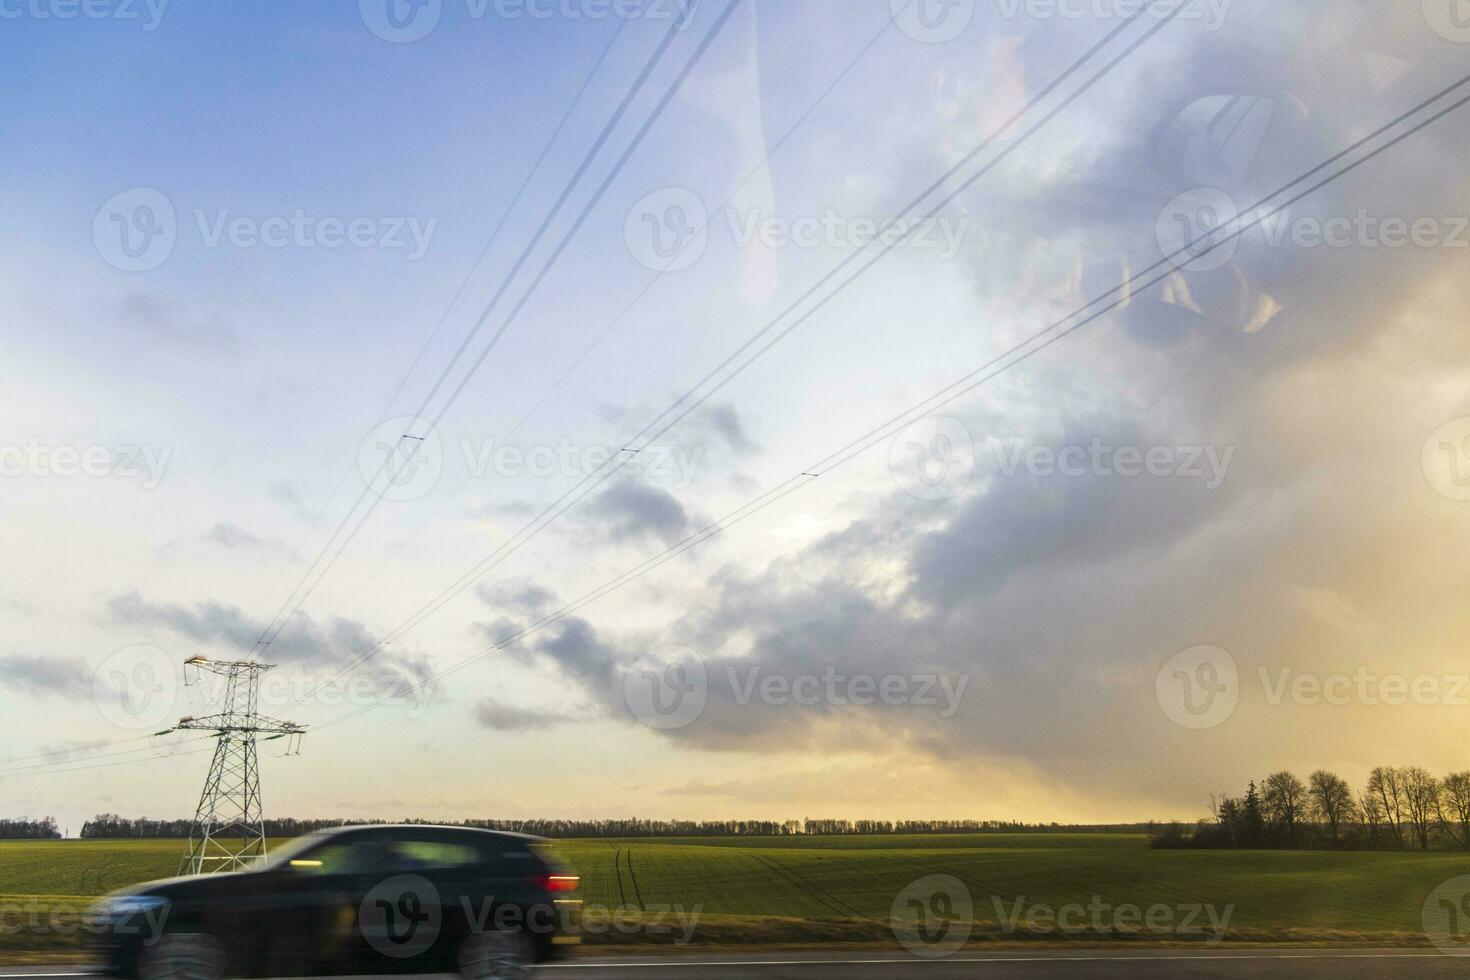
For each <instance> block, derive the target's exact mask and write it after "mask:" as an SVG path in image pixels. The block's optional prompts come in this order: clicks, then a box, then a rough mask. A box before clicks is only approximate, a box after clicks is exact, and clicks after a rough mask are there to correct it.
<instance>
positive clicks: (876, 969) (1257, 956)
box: [0, 949, 1470, 980]
mask: <svg viewBox="0 0 1470 980" xmlns="http://www.w3.org/2000/svg"><path fill="white" fill-rule="evenodd" d="M1467 974H1470V956H1448V955H1446V954H1443V953H1439V952H1435V951H1433V950H1418V949H1377V950H1374V949H1362V950H1342V951H1331V950H1314V949H1275V950H1255V951H1252V950H1206V951H1187V950H1124V951H1084V950H1078V951H1076V952H1067V951H1057V950H1051V951H1035V952H1000V953H990V954H961V955H956V956H952V957H949V958H947V959H938V960H921V959H916V958H913V957H904V956H898V955H887V954H873V955H864V954H830V953H790V954H750V955H729V956H656V957H634V956H629V957H601V956H598V957H588V958H584V959H578V960H574V961H571V962H569V963H562V964H558V965H556V966H548V967H542V968H538V969H537V971H536V977H537V980H631V978H635V977H637V978H656V980H680V978H685V977H695V978H699V980H720V978H724V977H729V978H732V980H733V978H736V977H783V978H785V977H790V978H800V980H839V978H841V980H909V978H915V980H948V978H953V977H966V978H970V977H995V978H997V980H1010V978H1019V977H1026V978H1040V980H1053V978H1055V980H1062V978H1066V980H1072V978H1085V980H1091V978H1100V980H1113V978H1117V980H1124V978H1139V977H1142V978H1154V977H1158V978H1165V977H1202V978H1207V977H1223V978H1252V980H1254V978H1265V980H1275V978H1280V980H1288V978H1290V980H1296V978H1306V980H1315V978H1322V980H1328V978H1330V980H1339V978H1341V977H1342V976H1343V975H1349V976H1352V977H1354V978H1357V977H1369V978H1379V977H1381V978H1386V980H1431V978H1432V980H1439V978H1445V980H1449V978H1455V980H1460V978H1463V977H1465V976H1466V975H1467ZM88 976H91V974H89V973H88V972H86V971H85V968H80V967H62V966H56V967H45V966H32V967H15V968H5V967H0V978H17V977H29V978H35V980H81V978H84V977H88ZM384 980H387V978H384ZM398 980H401V978H398Z"/></svg>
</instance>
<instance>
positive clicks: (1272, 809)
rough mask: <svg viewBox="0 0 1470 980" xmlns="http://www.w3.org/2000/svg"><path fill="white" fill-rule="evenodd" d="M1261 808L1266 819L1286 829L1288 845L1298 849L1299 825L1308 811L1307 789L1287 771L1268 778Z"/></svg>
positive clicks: (1263, 788) (1262, 794) (1262, 790)
mask: <svg viewBox="0 0 1470 980" xmlns="http://www.w3.org/2000/svg"><path fill="white" fill-rule="evenodd" d="M1261 807H1262V809H1263V810H1265V812H1266V818H1267V819H1268V820H1270V821H1272V822H1273V823H1278V824H1280V825H1282V826H1283V827H1285V828H1286V844H1287V846H1288V847H1296V838H1297V824H1299V823H1300V822H1301V820H1302V818H1303V817H1304V816H1306V811H1307V787H1306V786H1305V785H1304V784H1303V783H1302V781H1301V780H1300V779H1297V778H1296V777H1295V776H1293V775H1292V774H1291V773H1289V772H1287V771H1286V770H1284V769H1283V770H1282V771H1281V772H1276V773H1272V774H1271V775H1269V776H1267V777H1266V782H1265V783H1264V784H1263V786H1262V788H1261Z"/></svg>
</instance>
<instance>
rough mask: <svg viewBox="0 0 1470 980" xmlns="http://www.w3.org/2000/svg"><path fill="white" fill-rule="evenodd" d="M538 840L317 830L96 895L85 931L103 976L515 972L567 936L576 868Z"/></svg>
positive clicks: (571, 934) (204, 979) (469, 833)
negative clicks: (230, 866)
mask: <svg viewBox="0 0 1470 980" xmlns="http://www.w3.org/2000/svg"><path fill="white" fill-rule="evenodd" d="M543 843H544V842H542V841H540V840H539V838H534V837H526V836H523V835H519V834H506V833H498V832H493V831H485V830H468V829H464V828H458V827H428V826H414V825H410V826H373V827H352V828H343V829H338V830H331V831H323V832H319V833H315V834H310V835H307V836H305V837H302V838H299V839H297V840H295V841H293V842H291V843H290V844H289V845H287V846H285V847H283V848H280V849H278V850H276V851H275V852H274V853H272V854H271V855H270V856H269V857H268V858H265V859H263V860H262V861H261V863H260V864H259V866H258V867H256V868H254V869H253V870H250V871H242V872H234V873H221V874H208V875H195V876H191V877H185V878H170V879H167V880H165V881H158V882H153V883H151V884H147V885H141V886H138V887H136V888H132V889H128V890H127V891H123V892H118V893H115V894H113V895H109V896H107V897H106V898H105V899H103V900H102V902H101V903H100V905H99V906H98V907H97V909H96V910H95V911H94V913H93V916H92V920H91V923H90V925H91V930H90V931H91V933H92V935H93V937H94V942H95V943H96V947H97V952H98V953H99V954H100V955H101V957H102V960H103V963H104V965H105V966H104V968H105V970H106V972H107V973H108V974H109V975H112V976H119V977H137V978H140V980H164V978H169V980H218V978H221V977H226V976H229V977H259V976H321V975H350V974H364V973H445V972H458V973H459V974H460V975H462V976H465V977H470V978H479V980H492V978H501V977H519V976H524V975H526V974H527V973H528V971H529V968H530V966H531V964H533V963H538V962H541V961H543V960H546V959H549V958H550V957H551V956H552V955H553V954H554V953H555V952H556V951H557V949H558V947H559V946H562V945H568V944H571V943H575V942H576V941H577V936H576V933H575V923H576V918H575V916H576V907H577V905H578V904H579V903H578V902H577V900H576V898H575V893H576V889H577V884H578V880H577V877H576V876H575V875H570V874H566V873H564V872H563V871H561V870H560V869H558V868H556V867H555V866H554V865H553V864H552V863H551V862H550V861H549V860H548V858H547V857H546V856H545V855H544V853H543V850H544V849H543V848H542V846H541V845H542V844H543Z"/></svg>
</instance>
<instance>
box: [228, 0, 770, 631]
mask: <svg viewBox="0 0 1470 980" xmlns="http://www.w3.org/2000/svg"><path fill="white" fill-rule="evenodd" d="M741 2H742V0H729V3H728V4H727V6H726V7H725V9H724V10H723V12H722V13H721V14H720V16H719V18H718V19H717V20H716V21H715V23H714V25H713V26H712V27H711V29H710V30H709V32H708V33H707V34H706V35H705V37H704V38H703V39H702V40H701V42H700V44H699V46H698V47H697V48H696V49H695V51H694V53H693V55H692V56H691V57H690V58H689V60H688V61H687V62H686V63H685V65H684V67H683V68H682V69H681V71H680V72H679V74H678V76H677V77H676V78H675V79H674V81H673V82H672V84H671V85H670V86H669V87H668V90H667V91H666V92H665V93H664V95H663V97H662V98H661V99H660V101H659V102H658V104H657V105H656V106H655V108H654V109H653V111H652V113H651V114H650V116H649V118H648V120H647V121H645V123H644V124H643V126H642V127H641V128H640V129H639V130H638V132H637V134H636V135H635V136H634V138H633V140H632V142H631V143H630V144H629V145H628V147H627V149H625V150H624V152H623V154H622V156H620V157H619V158H618V161H617V162H616V163H615V164H614V165H613V168H612V170H611V172H610V173H609V174H608V176H607V178H606V179H605V180H604V181H603V182H602V184H601V185H600V186H599V188H598V189H597V191H596V192H595V193H594V195H593V197H592V199H591V200H590V201H589V202H588V203H587V204H586V205H585V206H584V208H583V209H582V212H581V213H580V214H579V216H578V217H577V219H576V221H575V222H574V223H573V225H572V227H571V230H570V231H568V232H567V233H566V234H565V235H564V236H563V237H562V239H561V241H560V242H559V243H558V244H557V246H556V248H555V250H554V251H553V253H552V255H551V257H550V258H549V259H548V260H547V261H546V263H545V264H543V266H542V268H541V270H540V271H539V272H538V273H537V275H536V278H535V279H534V281H533V282H532V284H531V286H530V287H529V288H528V289H527V290H526V292H525V293H524V295H522V297H521V299H520V301H519V302H518V303H517V304H516V306H515V308H514V310H513V311H512V312H511V314H510V316H508V317H507V318H506V319H505V321H504V322H503V323H502V324H501V326H500V328H499V330H498V331H497V332H496V333H495V334H494V335H493V336H492V337H491V339H490V341H489V343H488V344H487V345H486V346H485V347H484V349H483V350H482V351H481V353H480V355H479V356H478V358H476V360H475V362H474V364H473V365H472V366H471V367H470V369H469V371H468V372H467V373H466V374H465V376H464V377H463V378H462V379H461V381H460V384H459V385H458V387H457V388H455V390H454V392H453V393H452V394H451V395H450V396H449V398H448V399H447V400H446V401H445V402H444V403H443V404H442V405H441V406H440V407H439V409H438V410H437V412H436V414H435V415H434V417H433V420H432V421H431V422H430V427H431V428H433V427H434V426H436V425H437V424H438V422H439V421H440V420H441V419H442V418H443V417H444V414H445V413H446V412H447V411H448V410H449V408H450V407H451V406H452V405H453V403H454V401H455V400H456V399H457V398H458V397H459V395H460V393H461V392H462V391H463V390H464V388H465V385H466V384H468V381H469V379H470V378H471V377H473V376H474V374H475V373H476V372H477V371H478V370H479V368H480V366H481V365H482V364H483V363H484V361H485V358H486V357H487V356H488V355H489V353H490V351H491V350H493V349H494V347H495V346H496V344H497V343H498V342H499V340H500V338H501V337H502V336H503V335H504V334H505V331H506V330H507V329H508V328H509V327H510V325H511V323H512V322H513V321H514V319H515V317H516V315H517V314H518V313H519V312H520V310H521V309H522V308H523V307H524V305H525V304H526V303H527V302H528V301H529V300H530V298H531V295H532V294H533V293H534V292H535V290H536V288H537V287H538V286H539V285H540V283H541V281H542V280H543V279H544V278H545V276H546V275H547V274H548V273H549V272H550V271H551V269H552V267H553V266H554V265H555V263H556V261H557V259H559V258H560V257H561V254H562V252H563V251H564V250H565V249H566V247H567V245H568V244H569V242H570V241H571V239H572V237H573V236H574V235H575V234H576V232H577V231H578V230H579V229H580V228H581V226H582V224H583V222H585V221H586V219H587V216H588V215H589V214H590V213H591V211H592V209H593V208H594V207H595V206H596V204H597V203H598V202H599V201H600V200H601V199H602V196H603V194H605V193H606V191H607V188H608V187H609V186H611V184H612V182H613V181H614V180H615V179H616V177H617V175H618V174H619V173H620V172H621V171H622V169H623V167H624V166H625V165H626V163H627V161H628V159H629V158H630V157H631V156H632V154H633V152H634V151H635V150H636V149H637V148H638V146H639V145H640V144H641V143H642V141H643V139H644V138H645V137H646V136H647V134H648V132H649V130H650V129H651V128H652V126H653V123H654V122H655V121H656V120H657V119H658V117H659V116H660V115H662V113H663V111H664V109H665V108H667V106H668V104H669V103H670V102H671V101H672V100H673V97H674V95H675V94H676V93H677V92H678V90H679V89H680V88H681V87H682V86H683V84H684V81H685V80H686V79H687V78H688V76H689V74H690V73H691V72H692V71H693V70H694V68H695V67H696V66H697V65H698V63H699V62H700V60H701V59H702V58H703V57H704V54H705V52H706V51H708V49H709V47H710V45H712V44H713V43H714V41H715V39H716V38H717V37H718V36H719V34H720V31H721V30H722V29H723V27H724V25H725V23H726V22H727V21H728V20H729V18H730V15H731V14H733V13H734V11H735V8H736V7H738V6H739V5H740V3H741ZM684 26H685V21H684V18H683V17H679V18H675V20H674V22H673V24H671V25H670V28H669V30H668V32H667V33H666V34H665V35H664V38H663V40H662V41H661V42H660V44H659V46H658V48H657V49H656V50H655V51H654V52H653V54H652V56H651V57H650V58H649V60H648V63H647V64H646V65H645V66H644V69H643V71H642V72H641V73H640V74H639V76H638V78H637V80H636V81H635V82H634V84H633V86H632V87H631V88H630V89H629V91H628V93H627V95H626V96H625V97H624V99H623V101H622V103H621V104H620V105H619V106H618V109H617V111H615V112H614V113H613V116H612V118H611V119H609V120H608V123H607V125H606V126H604V127H603V130H602V132H601V133H600V134H599V136H598V138H597V140H596V141H595V142H594V143H593V145H592V147H591V148H590V149H589V150H588V152H587V154H586V156H585V157H584V158H583V160H582V163H581V164H580V165H579V166H578V168H577V170H576V171H575V173H574V174H573V175H572V177H571V179H570V180H569V181H568V183H567V185H566V186H565V188H563V190H562V193H561V195H560V196H559V197H558V199H557V201H556V203H555V204H554V205H553V207H552V208H551V210H550V211H549V212H548V213H547V215H546V217H545V219H544V220H543V221H542V222H541V225H540V227H539V228H538V229H537V230H536V233H535V234H534V235H533V236H532V237H531V240H530V241H529V242H528V243H527V244H526V247H525V248H524V249H523V250H522V252H521V254H520V256H519V257H518V258H517V259H516V262H515V263H514V265H512V267H511V269H510V270H509V271H508V272H507V273H506V276H505V278H504V279H503V280H502V282H501V284H500V287H499V288H498V289H497V290H496V292H495V295H494V296H493V297H492V298H491V300H490V302H489V303H488V304H487V305H486V306H485V308H484V310H483V311H482V312H481V314H480V316H479V318H478V319H477V320H476V321H475V324H474V326H473V327H471V329H470V331H469V333H468V334H467V335H466V336H465V338H464V341H463V342H462V343H461V344H460V346H459V349H458V350H457V351H456V352H455V354H454V357H453V358H452V359H451V360H450V362H449V364H448V365H446V367H445V369H444V371H443V372H442V373H441V374H440V376H439V378H438V379H437V380H436V381H435V383H434V385H433V387H432V388H431V389H430V391H429V393H428V394H427V395H425V396H424V399H423V401H422V403H421V404H420V406H419V408H418V410H417V411H416V412H414V417H415V418H419V417H422V416H423V415H424V413H425V412H427V411H428V407H429V405H430V404H432V403H433V401H434V399H435V398H436V397H437V395H438V393H439V391H440V389H441V388H442V387H443V385H444V383H445V382H446V381H447V380H448V379H449V377H450V375H451V374H452V373H453V371H454V369H455V367H457V366H458V364H459V362H460V360H461V359H462V358H463V357H464V355H465V354H466V352H467V351H468V350H469V348H470V346H471V344H472V343H473V341H474V338H475V337H476V336H477V335H478V334H479V332H480V330H481V328H482V327H483V326H484V325H485V323H486V322H487V321H488V320H489V318H490V314H491V313H492V312H493V310H494V309H495V307H496V306H497V305H498V304H499V302H500V299H501V298H502V297H503V296H504V295H505V293H506V291H507V290H508V289H509V288H510V285H511V283H512V282H513V281H514V280H515V278H516V277H517V276H518V275H519V274H520V272H521V269H522V268H523V267H524V265H525V263H526V262H527V261H528V260H529V259H530V257H531V254H532V253H533V252H534V251H535V249H536V246H537V245H539V244H540V242H541V239H542V238H543V237H544V236H545V234H546V232H547V231H548V230H549V229H550V227H551V224H552V223H553V221H554V220H555V219H556V217H557V215H558V214H560V212H561V209H562V208H563V207H564V206H565V204H566V202H567V200H568V199H569V198H570V197H571V194H572V191H573V190H574V189H575V187H576V186H577V184H578V183H580V182H581V179H582V177H583V176H584V175H585V173H586V171H587V170H588V169H589V168H590V166H591V164H592V162H593V160H594V159H595V158H596V157H597V156H598V154H599V153H600V152H601V150H602V147H603V145H604V144H605V143H606V142H607V140H608V138H609V137H610V136H611V135H612V132H613V130H614V129H615V128H616V127H617V125H618V123H619V122H620V121H621V120H622V118H623V116H624V115H625V114H626V112H627V110H628V108H629V106H631V104H632V102H633V100H634V98H635V97H636V96H637V94H638V93H639V92H640V91H641V90H642V88H643V85H644V84H645V83H646V81H647V80H648V78H649V76H650V75H652V73H653V70H654V68H655V67H656V66H657V64H658V62H659V61H660V60H661V59H662V57H663V55H664V53H665V52H666V51H667V50H668V48H669V46H670V45H671V44H672V43H673V41H674V39H675V37H676V36H677V35H678V34H679V33H680V32H681V31H682V30H683V28H684ZM408 438H413V436H412V434H411V433H410V432H408V431H405V432H404V433H403V435H402V436H401V437H400V441H402V440H403V439H408ZM394 458H395V454H394V452H392V451H390V452H389V453H388V454H386V456H385V458H384V460H383V464H382V466H380V467H379V469H378V472H377V473H376V474H375V475H374V476H373V478H372V479H370V480H367V481H365V483H364V486H363V490H362V493H361V494H359V495H358V498H357V500H356V501H355V502H354V503H353V505H352V507H351V508H350V509H349V510H348V512H347V514H346V515H344V517H343V519H342V521H341V523H340V524H339V525H338V526H337V529H336V531H334V532H333V534H332V536H331V538H329V539H328V541H327V543H326V544H325V545H324V546H323V548H322V550H321V552H320V553H319V554H318V555H317V558H316V559H315V560H314V561H313V562H312V564H311V566H310V567H309V568H308V569H307V571H306V573H305V574H304V575H303V576H302V578H301V580H300V582H299V583H298V584H297V586H296V588H295V589H293V590H292V592H291V594H290V595H289V596H288V597H287V599H286V601H285V603H283V604H282V606H281V609H280V610H279V611H278V612H277V613H276V616H275V617H273V618H272V620H271V622H270V624H269V625H267V627H266V629H265V631H264V632H263V633H262V634H261V636H260V638H259V639H258V640H257V641H256V646H257V647H263V646H266V645H269V644H270V643H271V642H273V641H274V639H275V638H276V637H277V636H279V635H280V633H281V631H282V630H283V629H284V628H285V626H286V624H287V623H288V622H289V621H290V619H291V618H292V617H293V616H294V615H295V613H296V611H298V610H300V608H301V607H302V606H303V605H304V604H305V603H306V601H307V600H308V599H310V597H311V595H312V593H314V592H315V591H316V589H317V587H318V586H319V585H320V584H321V583H322V581H323V580H324V579H325V578H326V575H327V573H328V572H330V571H331V568H332V566H333V565H334V564H336V562H337V559H338V558H340V557H341V555H342V553H343V552H344V551H345V550H346V549H347V547H348V546H349V545H350V544H351V543H352V541H353V539H354V538H355V537H356V536H357V533H358V531H359V530H360V529H361V528H362V526H363V524H364V523H366V521H367V519H368V518H369V517H370V516H372V513H373V512H374V511H375V510H376V509H377V505H378V504H379V503H380V502H381V501H382V497H381V496H380V495H377V494H375V493H374V492H373V484H374V483H375V482H376V481H377V480H378V479H379V478H381V477H382V476H383V475H384V474H385V473H388V472H389V471H390V470H391V467H392V463H393V460H394ZM364 501H367V507H366V508H365V509H364V510H363V513H362V516H361V517H360V518H358V520H357V522H356V523H355V524H352V518H353V515H354V514H355V513H356V512H357V510H358V508H359V507H361V506H362V504H363V502H364ZM349 524H351V528H350V530H349ZM344 531H346V532H347V535H346V537H345V538H344V539H343V540H342V543H341V544H340V545H338V546H337V547H336V550H335V552H333V553H332V554H331V557H330V558H328V557H327V555H328V553H329V552H332V551H333V546H334V545H336V544H337V541H338V538H339V537H341V535H342V534H343V532H344ZM324 560H325V562H326V564H325V565H322V562H323V561H324ZM319 567H320V568H321V571H320V572H319V573H318V572H317V569H318V568H319ZM313 575H315V578H314V579H313Z"/></svg>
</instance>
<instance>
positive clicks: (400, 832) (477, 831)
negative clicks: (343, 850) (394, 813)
mask: <svg viewBox="0 0 1470 980" xmlns="http://www.w3.org/2000/svg"><path fill="white" fill-rule="evenodd" d="M317 834H318V835H319V836H321V837H323V838H326V837H345V836H349V835H350V836H364V837H374V838H378V839H382V840H401V839H406V838H411V837H417V838H419V839H421V840H453V839H456V838H459V839H464V838H473V839H475V840H477V841H482V842H483V841H485V840H487V839H490V838H497V839H499V840H501V841H503V842H505V843H507V844H509V843H519V844H522V845H530V844H536V843H541V842H543V841H545V840H546V838H544V837H536V836H534V835H532V834H518V833H515V832H513V831H509V830H487V829H484V828H481V827H451V826H445V825H442V824H431V823H372V824H351V825H347V826H343V827H328V828H324V829H322V830H320V831H318V832H317Z"/></svg>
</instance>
